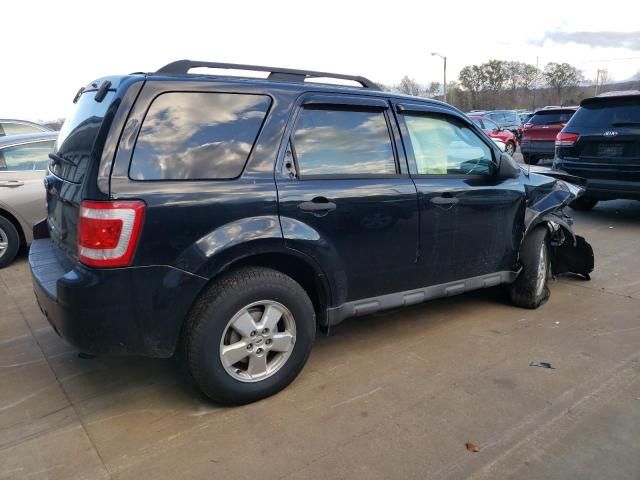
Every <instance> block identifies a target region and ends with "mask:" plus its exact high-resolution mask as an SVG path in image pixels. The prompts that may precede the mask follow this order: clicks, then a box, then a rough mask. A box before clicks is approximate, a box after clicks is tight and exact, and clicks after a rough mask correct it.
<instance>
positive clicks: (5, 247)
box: [0, 216, 20, 268]
mask: <svg viewBox="0 0 640 480" xmlns="http://www.w3.org/2000/svg"><path fill="white" fill-rule="evenodd" d="M18 250H20V235H19V234H18V231H17V230H16V227H14V226H13V223H11V222H10V221H9V220H7V219H6V218H5V217H2V216H0V268H3V267H6V266H7V265H9V264H10V263H11V262H12V261H13V259H14V258H16V255H17V254H18Z"/></svg>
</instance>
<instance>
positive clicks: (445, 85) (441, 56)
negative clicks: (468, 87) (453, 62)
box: [431, 52, 447, 103]
mask: <svg viewBox="0 0 640 480" xmlns="http://www.w3.org/2000/svg"><path fill="white" fill-rule="evenodd" d="M434 55H437V56H438V57H440V58H441V59H442V60H443V61H444V83H443V85H442V96H443V98H444V102H445V103H447V57H445V56H444V55H440V54H439V53H436V52H432V53H431V56H432V57H433V56H434Z"/></svg>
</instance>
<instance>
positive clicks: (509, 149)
mask: <svg viewBox="0 0 640 480" xmlns="http://www.w3.org/2000/svg"><path fill="white" fill-rule="evenodd" d="M504 151H505V153H508V154H509V155H511V156H513V154H514V153H516V144H515V143H513V142H512V141H511V140H509V141H508V142H507V143H506V145H505V147H504Z"/></svg>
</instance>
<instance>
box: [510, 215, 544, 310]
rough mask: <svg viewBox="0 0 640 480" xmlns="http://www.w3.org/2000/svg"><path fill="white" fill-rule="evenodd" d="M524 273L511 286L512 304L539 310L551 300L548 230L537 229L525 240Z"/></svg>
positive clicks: (521, 254) (521, 257) (522, 250)
mask: <svg viewBox="0 0 640 480" xmlns="http://www.w3.org/2000/svg"><path fill="white" fill-rule="evenodd" d="M520 262H521V264H522V271H521V272H520V275H518V278H517V279H516V281H515V282H513V283H512V284H511V285H510V286H509V295H510V297H511V303H513V304H514V305H516V306H518V307H523V308H532V309H534V308H538V307H539V306H540V305H542V304H544V303H545V302H546V301H547V300H548V299H549V287H548V285H547V284H548V282H549V276H550V272H551V262H550V260H549V245H548V242H547V228H546V227H545V226H539V227H536V228H535V229H534V230H532V231H531V232H530V233H529V234H528V235H527V236H526V238H525V239H524V242H523V244H522V249H521V250H520Z"/></svg>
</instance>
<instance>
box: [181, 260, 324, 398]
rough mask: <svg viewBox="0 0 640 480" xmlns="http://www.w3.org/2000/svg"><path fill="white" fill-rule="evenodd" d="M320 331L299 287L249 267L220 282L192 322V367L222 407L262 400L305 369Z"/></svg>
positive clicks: (188, 354)
mask: <svg viewBox="0 0 640 480" xmlns="http://www.w3.org/2000/svg"><path fill="white" fill-rule="evenodd" d="M315 327H316V325H315V313H314V308H313V304H312V303H311V300H310V299H309V296H308V295H307V293H306V292H305V291H304V290H303V288H302V287H301V286H300V285H299V284H298V283H297V282H295V281H294V280H293V279H292V278H290V277H288V276H287V275H284V274H282V273H280V272H277V271H275V270H271V269H268V268H257V267H256V268H243V269H240V270H237V271H235V272H231V273H229V274H227V275H226V276H224V277H222V278H221V279H220V280H218V281H217V282H215V283H214V284H213V285H212V286H211V288H210V289H209V290H208V291H207V292H206V293H205V294H204V295H203V297H202V298H201V299H200V300H199V302H198V304H197V306H196V307H195V308H194V311H193V312H192V314H191V316H190V318H189V319H188V320H187V324H186V326H185V332H184V335H183V350H184V354H185V355H184V356H185V361H186V363H187V368H188V370H189V371H190V373H191V376H192V378H193V380H194V381H195V383H196V385H197V386H198V387H199V388H200V390H202V392H203V393H204V394H205V395H207V396H208V397H210V398H212V399H213V400H216V401H217V402H220V403H223V404H227V405H241V404H244V403H249V402H253V401H256V400H260V399H261V398H265V397H268V396H270V395H273V394H275V393H277V392H279V391H280V390H282V389H283V388H285V387H286V386H287V385H288V384H289V383H291V382H292V381H293V379H294V378H295V377H296V376H297V375H298V373H299V372H300V370H302V367H303V366H304V364H305V363H306V361H307V358H308V357H309V353H310V352H311V347H312V345H313V340H314V337H315Z"/></svg>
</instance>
